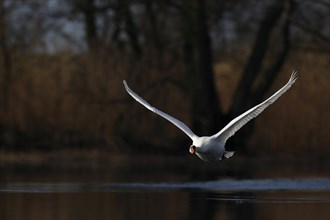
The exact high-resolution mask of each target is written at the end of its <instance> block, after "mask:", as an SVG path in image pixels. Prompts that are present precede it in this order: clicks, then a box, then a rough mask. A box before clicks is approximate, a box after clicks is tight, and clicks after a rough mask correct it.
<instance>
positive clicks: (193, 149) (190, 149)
mask: <svg viewBox="0 0 330 220" xmlns="http://www.w3.org/2000/svg"><path fill="white" fill-rule="evenodd" d="M189 152H190V153H191V154H194V153H196V146H195V145H191V146H190V148H189Z"/></svg>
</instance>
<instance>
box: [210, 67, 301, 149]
mask: <svg viewBox="0 0 330 220" xmlns="http://www.w3.org/2000/svg"><path fill="white" fill-rule="evenodd" d="M297 78H298V73H297V71H293V72H292V75H291V77H290V79H289V81H288V82H287V83H286V84H285V86H283V87H282V88H281V89H280V90H278V91H277V92H276V93H275V94H274V95H272V96H271V97H269V98H268V99H267V100H265V101H264V102H262V103H260V104H259V105H256V106H254V107H253V108H251V109H249V110H248V111H246V112H244V113H243V114H241V115H240V116H238V117H236V118H235V119H233V120H232V121H231V122H229V124H227V125H226V127H224V128H223V129H222V130H221V131H219V132H218V133H217V134H215V135H213V137H215V138H216V139H217V140H219V141H221V142H223V143H225V142H226V141H227V139H228V138H230V137H231V136H233V135H234V134H235V132H236V131H238V130H239V129H240V128H241V127H243V126H244V125H245V124H246V123H248V122H249V121H250V120H251V119H253V118H255V117H257V116H258V115H259V114H260V113H261V112H262V111H263V110H265V108H267V107H268V106H269V105H270V104H272V103H273V102H275V100H276V99H278V97H280V96H281V95H282V94H283V93H285V92H286V91H287V90H288V89H289V88H290V87H291V86H292V84H293V83H294V82H295V81H296V80H297Z"/></svg>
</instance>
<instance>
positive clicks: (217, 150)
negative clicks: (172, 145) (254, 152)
mask: <svg viewBox="0 0 330 220" xmlns="http://www.w3.org/2000/svg"><path fill="white" fill-rule="evenodd" d="M297 78H298V73H297V71H293V72H292V74H291V77H290V79H289V81H288V82H287V83H286V84H285V85H284V86H283V87H282V88H281V89H280V90H278V91H277V92H276V93H274V94H273V95H272V96H271V97H269V98H268V99H267V100H265V101H264V102H262V103H260V104H259V105H256V106H254V107H253V108H251V109H249V110H248V111H246V112H244V113H243V114H241V115H240V116H238V117H236V118H235V119H233V120H232V121H231V122H229V123H228V124H227V125H226V126H225V127H224V128H223V129H222V130H221V131H219V132H218V133H216V134H214V135H212V136H204V137H199V136H197V135H195V134H194V133H193V132H192V131H191V130H190V129H189V128H188V127H187V125H185V124H184V123H183V122H181V121H179V120H178V119H176V118H174V117H172V116H170V115H168V114H166V113H164V112H162V111H160V110H158V109H156V108H155V107H153V106H151V105H150V104H149V103H148V102H147V101H145V100H144V99H143V98H141V97H140V96H139V95H138V94H136V93H135V92H134V91H133V90H131V89H130V88H129V87H128V85H127V83H126V81H125V80H124V81H123V83H124V86H125V89H126V91H127V92H128V93H129V94H130V95H131V96H132V97H133V98H134V99H135V100H136V101H138V102H139V103H141V104H142V105H143V106H144V107H146V108H147V109H149V110H150V111H152V112H154V113H156V114H158V115H160V116H162V117H163V118H165V119H167V120H168V121H170V122H172V123H173V124H174V125H175V126H177V127H178V128H180V129H181V130H182V131H183V132H184V133H186V134H187V135H188V136H189V137H190V139H191V140H192V142H193V143H192V145H191V146H190V148H189V152H190V153H191V154H196V155H197V156H198V157H199V158H201V159H202V160H205V161H214V160H221V159H225V158H229V157H231V156H233V154H234V151H226V150H225V144H226V141H227V140H228V138H230V137H231V136H233V135H234V134H235V132H236V131H238V130H239V129H240V128H241V127H242V126H243V125H245V124H246V123H247V122H248V121H250V120H251V119H253V118H255V117H257V116H258V115H259V114H260V113H261V112H262V111H263V110H264V109H265V108H267V107H268V106H269V105H270V104H272V103H273V102H274V101H275V100H276V99H278V97H280V96H281V95H282V94H283V93H285V92H286V91H287V90H288V89H289V88H290V87H291V86H292V84H293V83H294V82H295V81H296V80H297Z"/></svg>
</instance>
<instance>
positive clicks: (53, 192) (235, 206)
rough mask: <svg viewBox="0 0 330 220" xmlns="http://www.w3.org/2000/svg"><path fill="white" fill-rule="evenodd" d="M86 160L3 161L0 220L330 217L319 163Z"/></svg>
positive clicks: (327, 183) (327, 186)
mask: <svg viewBox="0 0 330 220" xmlns="http://www.w3.org/2000/svg"><path fill="white" fill-rule="evenodd" d="M81 162H82V161H79V163H78V164H80V165H77V164H76V162H75V163H74V164H75V165H74V166H73V165H72V164H65V165H63V161H62V162H61V163H59V161H57V160H55V162H54V163H55V164H58V166H53V165H54V164H51V165H49V164H48V166H46V165H47V164H38V165H34V166H26V165H20V166H14V167H9V166H2V170H1V171H2V175H1V182H0V219H1V220H7V219H13V220H14V219H45V220H47V219H63V220H64V219H72V220H73V219H96V220H97V219H183V220H184V219H210V220H211V219H224V220H234V219H235V220H236V219H237V220H238V219H239V220H241V219H270V220H272V219H278V220H283V219H297V220H298V219H299V220H304V219H325V220H329V219H330V178H329V175H328V173H327V169H325V170H323V171H322V172H318V171H317V170H318V166H314V168H315V169H311V170H306V169H304V167H301V166H297V165H296V164H294V165H292V164H291V165H290V167H289V165H288V164H284V163H283V165H282V166H276V167H275V168H274V167H272V168H270V167H269V166H268V165H267V163H263V165H264V166H259V165H258V164H249V163H248V162H246V161H240V160H239V159H238V160H237V161H236V162H237V165H234V164H235V163H234V162H235V161H232V162H223V164H222V165H219V164H218V163H213V164H207V163H206V164H205V163H203V162H199V161H196V160H185V159H182V158H181V159H180V158H168V159H161V158H157V157H156V158H119V159H118V158H117V159H113V160H109V161H108V162H106V163H104V162H102V163H97V164H91V165H90V166H89V165H86V164H85V165H82V164H81ZM85 162H86V161H83V164H84V163H85ZM87 162H88V161H87ZM60 164H62V165H60ZM243 164H244V165H243ZM292 166H293V167H292ZM261 167H263V168H261ZM309 167H311V165H309ZM300 168H302V169H300ZM233 170H234V171H233ZM302 170H303V172H302Z"/></svg>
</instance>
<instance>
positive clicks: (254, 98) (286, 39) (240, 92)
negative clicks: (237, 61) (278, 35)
mask: <svg viewBox="0 0 330 220" xmlns="http://www.w3.org/2000/svg"><path fill="white" fill-rule="evenodd" d="M294 8H295V5H294V1H292V0H289V1H279V2H277V3H276V4H275V5H274V6H272V7H271V8H269V10H268V12H267V13H266V15H265V18H264V20H263V21H262V23H261V26H260V28H259V31H258V36H257V38H256V42H255V46H254V49H253V51H252V54H251V56H250V59H249V62H248V64H247V66H246V68H245V70H244V73H243V77H242V79H241V81H240V84H239V86H238V89H237V90H236V94H235V97H234V102H233V104H232V106H231V109H230V111H229V113H228V116H229V117H230V118H234V117H237V116H238V115H239V114H241V113H243V112H244V111H245V110H247V109H249V108H251V107H253V106H254V105H256V104H258V103H261V102H262V101H263V99H264V96H265V94H266V92H267V91H268V89H269V88H270V86H271V85H272V84H273V82H274V81H275V79H276V77H277V76H278V73H279V72H280V70H281V68H282V67H283V64H284V61H285V60H286V58H287V55H288V53H289V50H290V24H291V19H290V15H291V14H292V13H293V10H294ZM285 12H286V14H285V16H286V18H285V21H284V24H283V26H282V37H283V39H282V44H283V46H282V49H281V51H280V52H279V53H278V55H277V57H276V59H275V61H274V62H273V63H272V64H271V65H270V67H268V68H266V70H265V71H263V72H261V70H260V69H261V65H262V62H263V60H264V57H265V54H266V52H267V50H268V42H269V40H270V37H271V34H272V30H273V28H274V27H275V25H276V23H277V22H278V21H279V20H280V18H281V17H282V16H283V14H284V13H285ZM258 75H262V79H261V81H260V83H259V84H258V85H257V87H256V89H254V90H253V84H254V81H255V80H256V78H257V76H258ZM254 125H255V120H252V121H251V122H249V123H248V124H247V125H245V126H244V127H243V128H242V129H241V131H240V133H239V136H234V137H233V138H232V139H233V140H230V143H231V144H234V145H237V146H238V145H243V146H244V143H246V142H247V141H248V139H249V138H250V137H251V135H252V133H253V130H254ZM231 144H230V145H231ZM240 147H241V146H240Z"/></svg>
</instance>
